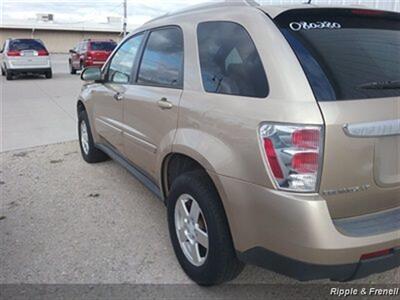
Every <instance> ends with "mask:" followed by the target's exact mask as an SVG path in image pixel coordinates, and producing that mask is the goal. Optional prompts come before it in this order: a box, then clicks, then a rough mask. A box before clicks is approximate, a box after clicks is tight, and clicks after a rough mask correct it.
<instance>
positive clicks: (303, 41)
mask: <svg viewBox="0 0 400 300" xmlns="http://www.w3.org/2000/svg"><path fill="white" fill-rule="evenodd" d="M276 21H277V23H278V25H279V26H280V28H281V31H282V32H283V34H284V35H285V37H286V39H287V40H288V42H289V44H290V45H291V46H292V48H293V50H294V51H295V53H296V55H297V57H298V58H299V60H300V63H301V64H302V66H303V69H304V71H305V73H306V75H307V78H308V80H309V82H310V85H311V87H312V89H313V91H314V94H315V97H316V98H317V100H319V101H332V100H333V101H334V100H351V99H368V98H384V97H395V96H400V88H399V83H398V84H397V88H396V85H395V84H392V85H390V84H389V85H386V86H385V85H379V84H378V85H375V84H374V83H382V82H388V81H396V80H397V81H398V80H400V54H399V53H400V14H395V13H384V12H376V11H368V10H367V11H366V10H359V9H356V10H349V9H321V10H297V11H292V12H287V13H284V14H283V15H281V16H279V17H278V18H277V19H276Z"/></svg>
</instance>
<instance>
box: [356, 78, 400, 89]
mask: <svg viewBox="0 0 400 300" xmlns="http://www.w3.org/2000/svg"><path fill="white" fill-rule="evenodd" d="M358 88H359V89H368V90H392V89H400V80H388V81H375V82H368V83H364V84H361V85H359V86H358Z"/></svg>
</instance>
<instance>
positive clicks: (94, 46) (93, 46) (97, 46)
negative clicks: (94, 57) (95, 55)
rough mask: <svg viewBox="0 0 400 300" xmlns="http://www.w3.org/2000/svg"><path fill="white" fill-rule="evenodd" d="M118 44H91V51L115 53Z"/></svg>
mask: <svg viewBox="0 0 400 300" xmlns="http://www.w3.org/2000/svg"><path fill="white" fill-rule="evenodd" d="M116 45H117V44H116V43H114V42H91V43H90V49H91V50H92V51H109V52H111V51H113V50H114V48H115V46H116Z"/></svg>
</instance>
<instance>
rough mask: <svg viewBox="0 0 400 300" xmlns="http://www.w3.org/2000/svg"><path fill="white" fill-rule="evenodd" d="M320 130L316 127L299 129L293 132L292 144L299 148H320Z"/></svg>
mask: <svg viewBox="0 0 400 300" xmlns="http://www.w3.org/2000/svg"><path fill="white" fill-rule="evenodd" d="M319 140H320V136H319V130H316V129H298V130H296V131H295V132H293V133H292V144H293V145H295V146H297V147H299V148H311V149H318V146H319Z"/></svg>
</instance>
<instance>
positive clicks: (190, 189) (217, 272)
mask: <svg viewBox="0 0 400 300" xmlns="http://www.w3.org/2000/svg"><path fill="white" fill-rule="evenodd" d="M167 201H168V202H167V205H168V210H167V211H168V225H169V232H170V237H171V241H172V245H173V247H174V250H175V254H176V257H177V259H178V261H179V263H180V265H181V267H182V269H183V270H184V271H185V273H186V274H187V275H188V276H189V277H190V278H191V279H192V280H193V281H195V282H196V283H198V284H200V285H215V284H220V283H223V282H225V281H229V280H232V279H234V278H235V277H236V276H237V275H239V274H240V272H241V271H242V269H243V267H244V264H243V263H242V262H240V261H239V260H238V259H237V257H236V253H235V250H234V247H233V242H232V238H231V235H230V231H229V227H228V222H227V220H226V216H225V212H224V209H223V207H222V204H221V201H220V198H219V195H218V193H217V191H216V189H215V187H214V185H213V183H212V181H211V180H210V178H209V177H208V175H207V174H206V173H205V172H203V171H193V172H188V173H185V174H182V175H180V176H179V177H178V178H177V179H176V180H174V182H173V183H172V187H171V192H170V194H169V196H168V200H167Z"/></svg>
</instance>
